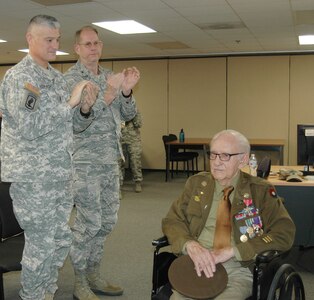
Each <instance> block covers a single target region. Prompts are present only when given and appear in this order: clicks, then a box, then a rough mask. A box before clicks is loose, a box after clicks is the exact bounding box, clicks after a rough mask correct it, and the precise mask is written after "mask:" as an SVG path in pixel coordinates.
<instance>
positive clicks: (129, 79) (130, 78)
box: [122, 67, 140, 96]
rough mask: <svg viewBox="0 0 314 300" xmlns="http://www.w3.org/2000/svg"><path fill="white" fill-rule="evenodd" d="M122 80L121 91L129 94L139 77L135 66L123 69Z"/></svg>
mask: <svg viewBox="0 0 314 300" xmlns="http://www.w3.org/2000/svg"><path fill="white" fill-rule="evenodd" d="M122 72H123V74H124V80H123V83H122V92H123V94H124V95H125V96H127V95H129V94H130V93H131V91H132V89H133V88H134V86H135V85H136V84H137V82H138V81H139V79H140V71H139V70H138V69H137V68H136V67H131V68H127V69H124V70H123V71H122Z"/></svg>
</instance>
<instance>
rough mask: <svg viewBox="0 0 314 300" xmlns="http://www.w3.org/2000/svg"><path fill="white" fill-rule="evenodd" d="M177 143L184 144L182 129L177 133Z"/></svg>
mask: <svg viewBox="0 0 314 300" xmlns="http://www.w3.org/2000/svg"><path fill="white" fill-rule="evenodd" d="M179 142H180V143H183V142H184V131H183V128H182V129H181V131H180V133H179Z"/></svg>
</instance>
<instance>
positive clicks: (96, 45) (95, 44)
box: [79, 41, 102, 49]
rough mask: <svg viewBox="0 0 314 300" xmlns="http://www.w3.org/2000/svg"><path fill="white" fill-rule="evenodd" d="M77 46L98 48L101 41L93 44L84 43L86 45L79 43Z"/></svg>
mask: <svg viewBox="0 0 314 300" xmlns="http://www.w3.org/2000/svg"><path fill="white" fill-rule="evenodd" d="M79 45H81V46H84V47H86V48H88V49H89V48H92V46H94V47H98V46H101V45H102V41H95V42H86V43H81V44H80V43H79Z"/></svg>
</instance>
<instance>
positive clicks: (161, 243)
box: [152, 235, 169, 249]
mask: <svg viewBox="0 0 314 300" xmlns="http://www.w3.org/2000/svg"><path fill="white" fill-rule="evenodd" d="M152 245H153V246H154V247H156V248H158V249H159V248H162V247H166V246H168V245H169V242H168V238H167V237H166V236H165V235H164V236H162V237H160V238H158V239H155V240H153V241H152Z"/></svg>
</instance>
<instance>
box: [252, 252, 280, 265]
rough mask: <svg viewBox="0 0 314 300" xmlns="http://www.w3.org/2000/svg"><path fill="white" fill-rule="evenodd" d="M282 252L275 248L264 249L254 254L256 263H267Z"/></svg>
mask: <svg viewBox="0 0 314 300" xmlns="http://www.w3.org/2000/svg"><path fill="white" fill-rule="evenodd" d="M282 254H283V252H280V251H277V250H267V251H264V252H262V253H260V254H258V255H257V256H256V259H255V261H256V264H257V265H259V264H261V263H269V262H270V261H272V260H273V259H274V258H276V257H278V256H280V255H282Z"/></svg>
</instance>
